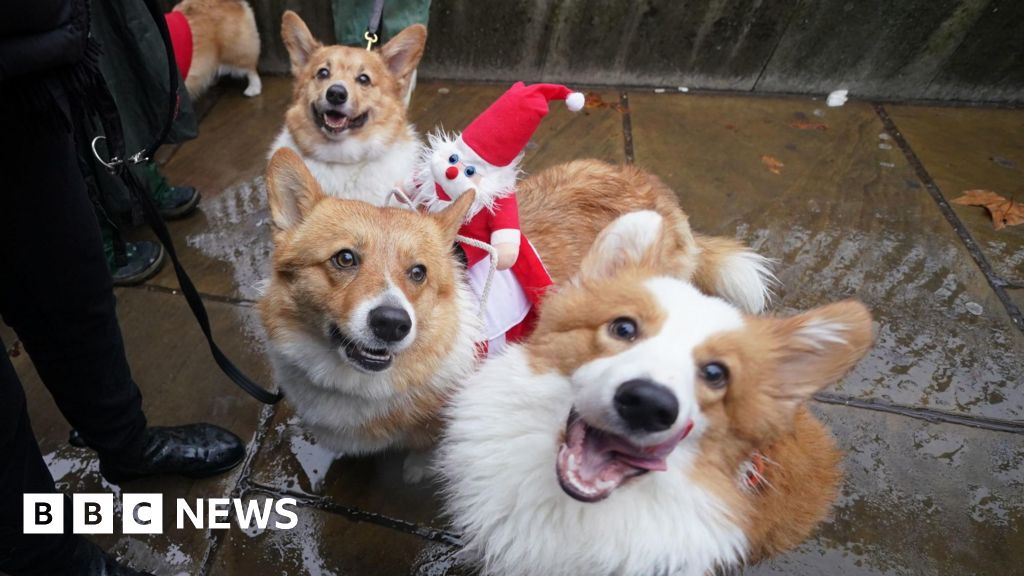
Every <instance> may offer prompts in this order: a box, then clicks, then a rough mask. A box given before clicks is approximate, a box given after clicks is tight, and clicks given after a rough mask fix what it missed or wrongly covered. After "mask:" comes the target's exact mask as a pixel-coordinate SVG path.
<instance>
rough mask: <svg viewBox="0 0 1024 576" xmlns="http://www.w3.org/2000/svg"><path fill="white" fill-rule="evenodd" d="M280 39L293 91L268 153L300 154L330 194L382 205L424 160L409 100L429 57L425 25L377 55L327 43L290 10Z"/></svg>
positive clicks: (403, 34)
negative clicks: (415, 77)
mask: <svg viewBox="0 0 1024 576" xmlns="http://www.w3.org/2000/svg"><path fill="white" fill-rule="evenodd" d="M281 37H282V39H283V40H284V44H285V47H286V48H287V49H288V56H289V58H290V60H291V68H292V75H293V76H294V90H293V97H292V103H291V105H290V106H289V107H288V110H287V112H286V113H285V122H284V128H283V129H282V130H281V133H280V135H279V136H278V137H277V140H275V142H274V144H273V146H272V147H271V150H270V155H271V156H272V155H273V154H274V152H275V151H277V150H279V149H281V148H290V149H292V150H295V151H296V152H298V153H299V155H300V156H301V157H302V159H303V161H304V162H305V163H306V165H307V166H308V168H309V170H310V171H311V172H312V173H313V175H314V176H316V179H317V180H318V181H319V182H320V185H321V186H322V188H323V191H324V192H326V193H327V194H330V195H332V196H336V197H338V198H346V199H350V200H362V201H364V202H369V203H371V204H375V205H378V206H381V205H384V204H385V203H386V201H387V197H388V194H389V193H390V191H391V189H392V188H393V187H394V186H395V185H396V184H397V183H401V182H402V181H403V180H405V179H406V178H408V176H409V175H410V174H412V172H413V170H414V167H415V164H416V160H417V158H418V156H419V150H420V146H421V144H420V142H419V139H418V137H417V135H416V131H415V129H414V128H413V127H412V125H410V124H409V122H408V120H407V119H406V113H405V100H404V96H405V94H406V93H407V88H408V87H409V84H410V82H411V81H412V77H413V73H414V72H415V70H416V67H417V65H419V61H420V58H421V57H422V56H423V49H424V47H425V45H426V41H427V29H426V27H424V26H422V25H420V24H413V25H412V26H409V27H408V28H406V29H405V30H402V31H401V32H400V33H399V34H398V35H396V36H395V37H393V38H392V39H391V40H389V41H388V42H387V43H386V44H384V46H383V47H381V49H380V50H378V51H369V50H366V49H364V48H353V47H349V46H324V45H323V44H321V43H320V42H318V41H317V40H316V39H315V38H314V37H313V35H312V34H311V33H310V31H309V28H308V27H307V26H306V24H305V22H303V21H302V19H301V18H300V17H299V16H298V15H297V14H296V13H294V12H292V11H290V10H289V11H286V12H285V13H284V16H283V17H282V19H281Z"/></svg>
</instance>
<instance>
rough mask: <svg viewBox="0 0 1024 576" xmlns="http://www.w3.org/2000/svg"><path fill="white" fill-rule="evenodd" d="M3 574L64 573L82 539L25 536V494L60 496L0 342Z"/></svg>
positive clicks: (0, 554)
mask: <svg viewBox="0 0 1024 576" xmlns="http://www.w3.org/2000/svg"><path fill="white" fill-rule="evenodd" d="M0 454H3V458H0V571H2V572H7V573H10V574H17V573H19V572H24V571H27V570H33V571H44V570H51V571H54V572H59V571H60V570H62V569H63V568H64V567H66V566H67V563H68V561H69V560H70V558H71V556H72V554H73V552H74V550H75V546H76V542H77V538H75V537H73V536H72V535H71V531H70V530H65V533H64V534H31V535H26V534H23V533H22V495H23V494H41V493H55V492H57V489H56V487H54V485H53V478H52V477H51V476H50V471H49V470H47V469H46V464H45V463H44V462H43V456H42V455H41V454H40V453H39V445H38V444H37V443H36V438H35V436H33V435H32V428H31V427H30V426H29V419H28V409H27V408H26V406H25V393H24V391H23V390H22V388H21V383H20V382H19V381H18V376H17V374H15V372H14V367H13V366H11V361H10V359H9V358H8V357H7V354H6V353H5V351H4V348H3V345H2V343H0Z"/></svg>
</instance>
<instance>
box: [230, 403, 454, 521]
mask: <svg viewBox="0 0 1024 576" xmlns="http://www.w3.org/2000/svg"><path fill="white" fill-rule="evenodd" d="M404 460H405V454H403V453H398V452H395V453H389V454H383V455H379V456H373V457H364V458H352V457H345V458H339V459H337V460H336V459H335V455H334V454H333V453H331V452H329V451H327V450H326V449H324V448H321V447H320V446H319V445H318V444H317V443H316V440H315V439H314V438H313V437H312V436H311V435H310V434H309V433H308V432H306V431H305V430H303V428H302V426H301V423H300V422H299V420H298V418H297V417H296V416H295V415H294V412H293V411H292V409H291V407H290V406H288V405H287V404H286V405H283V406H281V408H280V409H279V410H278V411H277V413H276V414H275V415H274V419H273V421H272V422H271V423H270V427H269V430H268V432H267V435H266V437H265V438H264V439H263V444H262V446H261V447H260V451H259V453H258V454H257V456H256V458H255V460H254V461H253V471H252V475H251V477H250V480H251V481H252V482H253V483H254V484H258V485H260V486H265V487H268V488H272V489H275V490H278V491H282V492H285V491H287V492H295V493H300V494H309V495H315V496H325V497H328V498H330V499H331V501H333V502H336V503H338V504H340V505H342V506H348V507H352V508H358V509H360V510H364V511H366V512H370V513H373V514H383V515H384V516H388V517H390V518H395V519H398V520H404V521H407V522H412V523H415V524H420V525H429V526H433V527H435V528H443V527H444V520H443V519H441V518H439V510H440V499H439V498H438V496H437V494H436V490H435V488H436V486H434V484H433V481H432V480H424V481H423V482H421V483H419V484H406V483H405V481H404V480H403V479H402V463H403V462H404Z"/></svg>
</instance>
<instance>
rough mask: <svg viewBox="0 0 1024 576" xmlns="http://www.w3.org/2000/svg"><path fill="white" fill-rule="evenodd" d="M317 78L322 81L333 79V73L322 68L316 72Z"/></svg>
mask: <svg viewBox="0 0 1024 576" xmlns="http://www.w3.org/2000/svg"><path fill="white" fill-rule="evenodd" d="M316 77H317V78H319V79H320V80H324V79H326V78H330V77H331V71H330V70H328V69H327V68H321V69H319V70H317V71H316Z"/></svg>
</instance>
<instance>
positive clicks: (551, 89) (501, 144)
mask: <svg viewBox="0 0 1024 576" xmlns="http://www.w3.org/2000/svg"><path fill="white" fill-rule="evenodd" d="M552 100H565V105H566V107H567V108H568V109H569V110H572V111H573V112H576V111H577V110H580V109H582V108H583V103H584V98H583V94H581V93H579V92H573V91H572V90H569V89H568V88H566V87H565V86H562V85H559V84H531V85H529V86H527V85H526V84H523V83H522V82H516V83H515V84H513V85H512V87H511V88H509V89H508V91H507V92H505V93H504V94H502V95H501V97H500V98H498V99H497V100H496V101H495V102H494V104H491V105H490V106H489V107H488V108H487V110H484V111H483V113H482V114H480V115H479V116H477V117H476V119H475V120H473V121H472V122H471V123H470V124H469V126H467V127H466V129H465V130H463V132H462V141H463V142H464V143H465V144H466V145H467V146H469V148H470V149H472V150H473V151H474V152H476V154H477V155H478V156H480V158H482V159H483V160H484V161H485V162H487V163H488V164H491V165H492V166H499V167H500V166H508V165H509V164H511V163H512V161H513V160H515V159H516V156H518V155H519V153H520V152H522V150H523V148H525V147H526V143H527V142H529V141H530V137H531V136H533V133H534V131H535V130H537V127H538V126H539V125H540V121H541V119H543V118H544V116H546V115H547V113H548V102H550V101H552Z"/></svg>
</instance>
